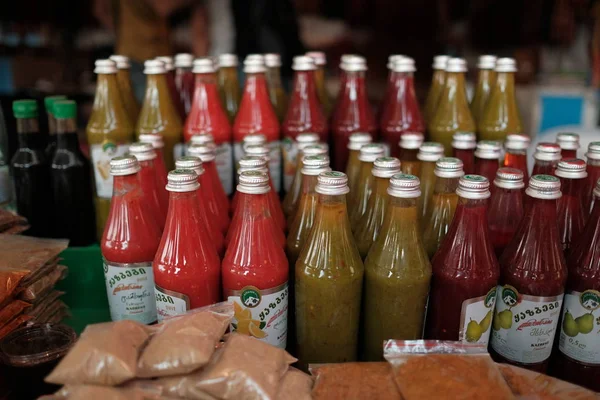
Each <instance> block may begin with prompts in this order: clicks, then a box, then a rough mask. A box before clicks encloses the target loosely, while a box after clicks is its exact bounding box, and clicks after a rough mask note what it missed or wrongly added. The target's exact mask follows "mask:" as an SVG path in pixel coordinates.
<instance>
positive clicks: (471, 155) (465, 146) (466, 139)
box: [452, 132, 477, 175]
mask: <svg viewBox="0 0 600 400" xmlns="http://www.w3.org/2000/svg"><path fill="white" fill-rule="evenodd" d="M476 147H477V139H476V137H475V134H474V133H473V132H456V133H455V134H454V135H452V157H456V158H458V159H459V160H461V161H462V162H463V170H464V171H465V174H467V175H469V174H474V173H475V148H476Z"/></svg>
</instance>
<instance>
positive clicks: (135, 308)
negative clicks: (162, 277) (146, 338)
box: [103, 258, 156, 324]
mask: <svg viewBox="0 0 600 400" xmlns="http://www.w3.org/2000/svg"><path fill="white" fill-rule="evenodd" d="M103 261H104V280H105V282H106V294H107V295H108V305H109V307H110V317H111V319H112V320H113V321H121V320H124V319H131V320H134V321H138V322H141V323H143V324H151V323H153V322H155V321H156V302H155V301H154V273H153V272H152V263H151V262H144V263H131V264H121V263H114V262H111V261H108V260H106V259H105V258H103Z"/></svg>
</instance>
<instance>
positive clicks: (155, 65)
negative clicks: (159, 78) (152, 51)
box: [144, 59, 167, 75]
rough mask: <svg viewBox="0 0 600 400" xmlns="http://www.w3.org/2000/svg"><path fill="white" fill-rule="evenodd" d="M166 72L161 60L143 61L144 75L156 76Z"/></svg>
mask: <svg viewBox="0 0 600 400" xmlns="http://www.w3.org/2000/svg"><path fill="white" fill-rule="evenodd" d="M166 72H167V69H166V67H165V63H164V62H162V61H161V60H158V59H155V60H146V61H144V74H146V75H158V74H164V73H166Z"/></svg>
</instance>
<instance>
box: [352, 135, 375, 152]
mask: <svg viewBox="0 0 600 400" xmlns="http://www.w3.org/2000/svg"><path fill="white" fill-rule="evenodd" d="M372 141H373V138H372V137H371V135H369V134H368V133H360V132H357V133H353V134H352V135H350V138H349V140H348V149H349V150H360V148H361V147H363V146H364V145H365V144H369V143H371V142H372Z"/></svg>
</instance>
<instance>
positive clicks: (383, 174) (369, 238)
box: [354, 157, 400, 260]
mask: <svg viewBox="0 0 600 400" xmlns="http://www.w3.org/2000/svg"><path fill="white" fill-rule="evenodd" d="M398 173H400V160H398V159H397V158H394V157H379V158H377V159H376V160H375V162H374V163H373V169H372V170H371V174H372V175H373V191H372V193H371V196H370V197H369V201H368V202H367V209H366V211H365V213H364V214H363V216H362V217H361V218H360V219H359V220H358V222H357V225H356V229H355V230H354V239H355V240H356V245H357V246H358V252H359V253H360V257H361V258H362V259H363V260H364V259H365V258H367V253H368V252H369V249H370V248H371V245H372V244H373V242H375V240H377V237H378V235H379V232H380V231H381V225H382V224H383V217H384V216H385V210H386V207H387V204H388V195H387V189H388V186H389V184H390V178H391V177H392V176H393V175H395V174H398Z"/></svg>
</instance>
